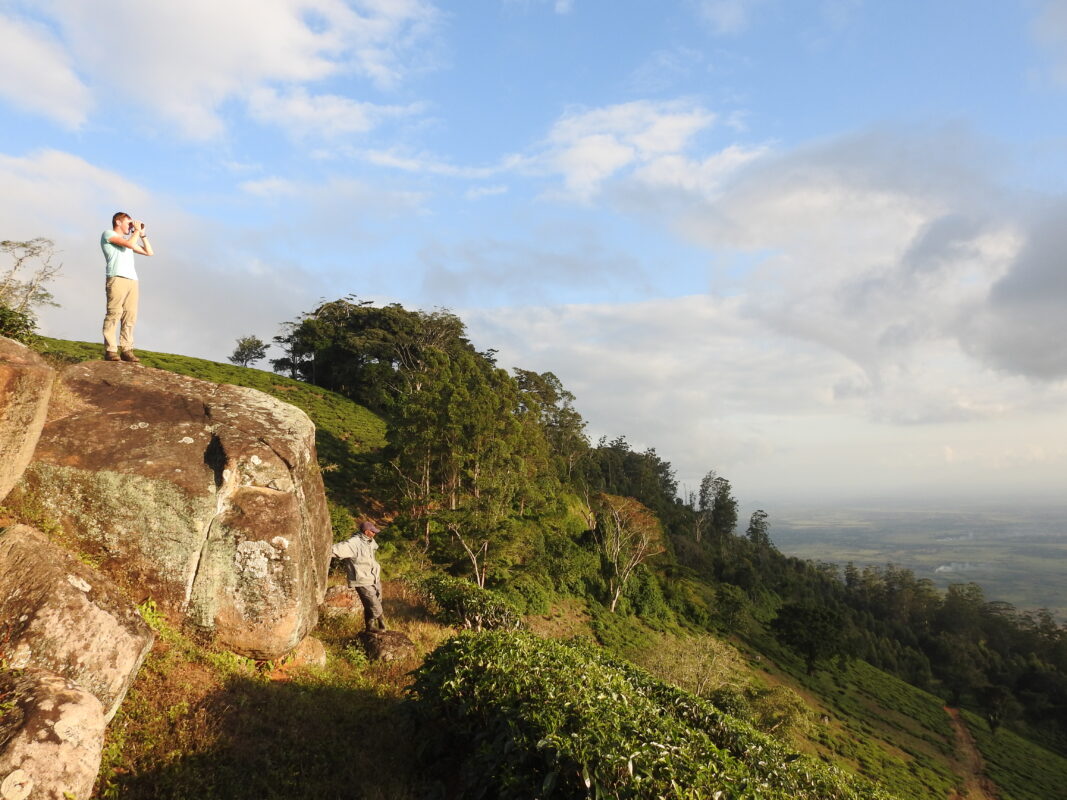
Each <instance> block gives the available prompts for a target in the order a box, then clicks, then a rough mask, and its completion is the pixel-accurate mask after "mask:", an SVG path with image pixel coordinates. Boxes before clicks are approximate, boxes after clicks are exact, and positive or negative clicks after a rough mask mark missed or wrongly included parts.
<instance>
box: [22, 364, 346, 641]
mask: <svg viewBox="0 0 1067 800" xmlns="http://www.w3.org/2000/svg"><path fill="white" fill-rule="evenodd" d="M56 395H57V398H56V399H55V400H54V401H53V403H52V405H51V407H50V409H49V414H48V420H47V422H46V424H45V426H44V429H43V431H42V433H41V436H40V440H39V442H38V445H37V449H36V451H35V453H34V455H33V459H32V461H31V463H30V465H29V467H28V468H27V469H26V471H25V474H24V476H23V479H22V482H21V483H20V485H19V487H18V489H17V490H16V491H21V492H25V493H28V494H32V495H33V496H34V497H35V500H36V502H37V503H39V504H40V505H42V506H44V507H45V509H47V510H48V511H49V512H50V513H51V514H53V515H54V516H55V517H56V519H57V520H58V521H59V522H60V524H61V525H62V527H63V529H64V531H65V534H66V536H67V537H68V538H69V539H70V540H71V541H74V542H76V543H77V546H78V547H80V548H81V549H83V550H84V551H86V552H87V553H88V554H90V555H91V556H92V557H93V558H94V559H97V560H99V562H100V565H101V566H100V568H101V569H102V570H103V571H104V572H106V573H108V574H109V575H110V576H111V577H113V578H114V579H115V580H116V581H117V582H119V583H121V584H122V585H124V586H125V587H127V589H129V590H130V591H131V592H136V593H137V594H136V595H135V596H138V597H143V596H151V597H152V598H153V599H155V601H156V602H157V603H158V604H160V605H161V606H162V607H163V608H166V609H171V610H175V611H180V612H181V613H183V614H184V615H185V617H186V619H187V620H188V621H189V622H191V623H193V624H194V625H195V626H197V627H198V628H200V629H201V630H202V631H204V632H205V633H207V634H208V635H210V637H211V638H213V639H214V641H215V642H216V643H217V644H219V645H221V646H223V647H226V648H229V649H231V650H233V651H235V652H238V653H242V654H244V655H248V656H251V657H253V658H262V659H274V658H277V657H279V656H281V655H283V654H284V653H287V652H289V651H290V650H292V649H293V647H295V646H296V644H297V643H298V642H300V640H301V639H303V638H304V636H305V635H306V634H307V633H308V631H309V630H310V629H311V628H312V627H314V625H315V623H316V621H317V606H318V603H319V602H320V600H321V599H322V597H323V595H324V593H325V590H326V577H327V568H328V565H329V558H330V542H331V538H332V537H331V533H330V525H329V516H328V513H327V510H326V498H325V494H324V492H323V487H322V478H321V476H320V474H319V471H318V465H317V458H316V453H315V444H314V441H315V440H314V425H313V424H312V423H311V421H310V420H309V419H308V417H307V415H306V414H304V413H303V412H302V411H300V410H299V409H297V408H294V407H293V406H290V405H288V404H286V403H283V402H281V401H279V400H275V399H274V398H272V397H270V396H268V395H266V394H263V393H262V392H258V391H255V390H253V389H244V388H240V387H235V386H225V385H218V384H214V383H208V382H206V381H200V380H196V379H194V378H188V377H183V376H179V375H174V374H172V373H169V372H164V371H162V370H155V369H147V368H144V367H140V366H134V365H129V364H116V363H105V362H99V361H97V362H89V363H85V364H77V365H74V366H72V367H69V368H67V369H66V370H64V371H63V372H62V374H61V376H60V380H59V384H58V386H57V389H56Z"/></svg>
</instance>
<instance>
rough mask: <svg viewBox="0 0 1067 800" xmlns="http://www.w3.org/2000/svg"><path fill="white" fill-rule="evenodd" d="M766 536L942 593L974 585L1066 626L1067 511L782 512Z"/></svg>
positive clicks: (805, 554) (788, 548)
mask: <svg viewBox="0 0 1067 800" xmlns="http://www.w3.org/2000/svg"><path fill="white" fill-rule="evenodd" d="M771 538H772V539H773V540H774V543H775V544H776V545H777V546H778V548H779V549H780V550H781V551H782V552H783V553H787V554H789V555H795V556H799V557H801V558H806V559H811V560H813V561H825V562H830V563H834V564H839V565H842V566H843V565H844V564H846V563H848V562H849V561H851V562H852V563H854V564H855V565H856V566H857V567H861V568H862V567H863V566H866V565H868V564H874V565H878V566H884V565H885V564H887V563H893V564H896V565H898V566H902V567H906V568H908V569H910V570H912V571H913V572H914V573H915V575H916V576H917V577H919V578H929V579H931V580H932V581H934V583H935V584H936V585H937V586H938V588H940V589H944V588H946V587H947V586H948V585H949V584H950V583H967V582H970V581H974V582H975V583H977V584H979V585H980V586H981V587H982V589H983V590H984V593H985V597H986V599H987V600H1001V601H1005V602H1008V603H1011V604H1012V605H1014V606H1015V607H1016V608H1018V609H1019V610H1035V609H1038V608H1047V609H1049V610H1050V611H1051V612H1052V613H1053V614H1054V615H1055V616H1056V617H1057V618H1058V619H1059V620H1060V621H1061V622H1063V621H1067V507H1063V508H1036V509H1023V510H1018V509H1012V510H992V509H981V510H970V511H929V510H924V511H905V510H885V509H879V508H848V509H840V508H838V509H820V508H787V509H779V510H778V511H777V512H776V513H772V514H771Z"/></svg>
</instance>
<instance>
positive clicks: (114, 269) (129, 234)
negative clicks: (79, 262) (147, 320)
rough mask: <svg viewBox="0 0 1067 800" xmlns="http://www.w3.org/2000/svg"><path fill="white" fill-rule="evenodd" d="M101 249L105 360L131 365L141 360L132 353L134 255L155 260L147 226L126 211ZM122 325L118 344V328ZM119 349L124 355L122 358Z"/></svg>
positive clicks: (114, 222) (113, 224)
mask: <svg viewBox="0 0 1067 800" xmlns="http://www.w3.org/2000/svg"><path fill="white" fill-rule="evenodd" d="M100 249H101V250H103V251H104V259H105V260H106V262H107V284H106V289H107V314H106V316H105V317H104V360H105V361H129V362H132V363H134V364H136V363H137V362H138V361H140V360H141V359H139V358H138V357H137V356H136V355H134V352H133V327H134V325H136V324H137V299H138V297H137V294H138V293H137V270H136V269H135V268H134V266H133V254H134V253H138V254H140V255H142V256H152V255H155V253H154V252H153V251H152V245H151V244H150V243H149V241H148V234H147V233H145V229H144V223H143V222H141V221H139V220H135V219H133V218H132V217H130V215H129V214H127V213H126V212H125V211H119V212H117V213H116V214H115V215H114V216H113V217H112V218H111V230H109V231H104V233H103V234H102V235H101V236H100ZM120 323H121V325H122V333H121V336H120V338H119V340H118V342H117V343H116V341H115V326H116V325H118V324H120ZM119 348H121V350H122V352H121V354H120V352H119Z"/></svg>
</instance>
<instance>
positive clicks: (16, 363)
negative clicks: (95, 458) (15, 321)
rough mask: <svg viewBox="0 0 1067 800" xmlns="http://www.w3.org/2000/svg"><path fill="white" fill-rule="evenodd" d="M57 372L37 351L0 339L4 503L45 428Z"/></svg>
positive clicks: (0, 490)
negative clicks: (42, 428)
mask: <svg viewBox="0 0 1067 800" xmlns="http://www.w3.org/2000/svg"><path fill="white" fill-rule="evenodd" d="M52 377H53V371H52V368H51V367H50V366H48V364H46V363H45V361H44V359H42V358H41V357H40V356H39V355H37V354H36V353H35V352H33V351H32V350H30V349H29V348H28V347H24V346H23V345H21V344H19V343H18V342H15V341H12V340H11V339H5V338H4V337H3V336H0V500H3V499H4V498H5V497H6V496H7V493H8V492H9V491H11V487H12V486H14V485H15V482H16V481H17V480H18V479H19V476H20V475H21V474H22V471H23V470H24V469H25V468H26V465H27V464H28V463H29V461H30V455H31V454H32V453H33V448H34V445H35V444H36V443H37V436H38V434H40V432H41V426H42V425H44V418H45V413H46V411H47V409H48V398H49V396H50V395H51V393H52Z"/></svg>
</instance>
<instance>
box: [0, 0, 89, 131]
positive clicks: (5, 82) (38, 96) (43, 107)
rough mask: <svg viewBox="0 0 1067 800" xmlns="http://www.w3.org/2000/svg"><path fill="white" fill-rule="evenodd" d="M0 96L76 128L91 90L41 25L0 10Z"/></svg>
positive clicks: (86, 111)
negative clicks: (16, 17)
mask: <svg viewBox="0 0 1067 800" xmlns="http://www.w3.org/2000/svg"><path fill="white" fill-rule="evenodd" d="M0 40H2V41H3V43H4V44H3V47H0V96H3V97H6V98H7V99H8V100H10V101H11V102H12V103H14V104H15V105H17V106H21V107H22V108H25V109H27V110H29V111H32V112H35V113H39V114H43V115H45V116H47V117H51V118H52V119H54V120H56V121H57V122H59V123H60V124H61V125H64V126H66V127H68V128H78V127H80V126H81V125H82V124H83V123H84V122H85V119H86V117H87V115H88V114H89V112H90V110H91V108H92V105H93V100H92V93H91V92H90V91H89V88H88V87H87V86H86V85H85V84H84V83H83V82H82V80H81V78H79V77H78V75H77V73H76V72H75V70H74V67H73V65H72V64H71V61H70V58H69V57H68V54H67V53H66V52H64V50H63V47H62V45H60V43H59V42H58V41H57V40H56V38H55V36H53V35H52V33H51V32H50V31H48V30H47V29H46V28H45V27H44V26H43V25H39V24H34V23H31V22H28V21H25V20H19V19H15V18H13V17H9V16H5V15H3V14H0Z"/></svg>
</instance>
